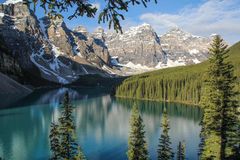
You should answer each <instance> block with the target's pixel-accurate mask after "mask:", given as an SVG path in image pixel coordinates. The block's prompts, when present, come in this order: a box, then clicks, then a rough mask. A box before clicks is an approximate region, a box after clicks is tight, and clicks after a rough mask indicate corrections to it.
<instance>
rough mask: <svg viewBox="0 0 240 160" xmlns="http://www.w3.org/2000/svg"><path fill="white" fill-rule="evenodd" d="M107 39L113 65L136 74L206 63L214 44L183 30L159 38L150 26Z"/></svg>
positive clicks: (138, 27) (172, 31)
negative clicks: (211, 44)
mask: <svg viewBox="0 0 240 160" xmlns="http://www.w3.org/2000/svg"><path fill="white" fill-rule="evenodd" d="M104 36H105V43H106V45H107V47H108V50H109V53H110V55H111V56H112V63H113V65H116V66H121V69H125V68H126V67H127V68H131V69H134V70H133V71H132V72H134V71H135V72H136V69H138V70H139V71H140V72H143V71H150V70H155V69H161V68H168V67H174V66H182V65H189V64H197V63H200V62H203V61H205V60H207V58H208V50H207V49H208V47H209V45H210V42H211V38H206V37H200V36H194V35H192V34H190V33H187V32H185V31H183V30H181V29H179V28H174V29H172V30H170V31H169V32H167V33H166V34H164V35H162V36H158V35H157V33H156V32H155V31H154V29H153V28H152V27H151V26H150V25H149V24H142V25H140V26H137V27H131V28H130V29H129V30H126V31H125V32H124V33H123V34H120V33H105V34H104ZM123 71H124V72H126V70H123ZM127 71H129V70H127ZM129 73H131V72H129ZM136 73H139V72H136Z"/></svg>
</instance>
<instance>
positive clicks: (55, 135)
mask: <svg viewBox="0 0 240 160" xmlns="http://www.w3.org/2000/svg"><path fill="white" fill-rule="evenodd" d="M59 135H60V134H59V126H58V125H57V124H55V123H52V124H51V131H50V135H49V138H50V148H51V151H52V157H51V160H58V159H59V158H60V150H61V148H60V137H59Z"/></svg>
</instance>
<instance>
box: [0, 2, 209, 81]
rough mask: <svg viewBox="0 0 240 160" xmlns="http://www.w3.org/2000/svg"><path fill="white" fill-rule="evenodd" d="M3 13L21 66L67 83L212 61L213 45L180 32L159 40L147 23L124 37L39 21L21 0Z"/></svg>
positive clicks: (0, 29) (3, 27) (3, 26)
mask: <svg viewBox="0 0 240 160" xmlns="http://www.w3.org/2000/svg"><path fill="white" fill-rule="evenodd" d="M11 2H12V3H11ZM0 14H1V16H0V35H1V36H2V37H3V38H4V40H5V41H7V47H8V48H10V49H11V50H12V54H14V55H17V56H15V57H17V61H18V62H19V64H20V66H21V67H22V68H23V69H24V70H28V71H30V73H32V74H36V73H38V72H39V74H40V76H41V77H42V78H44V79H47V80H49V81H53V82H57V83H62V84H68V83H72V82H73V81H76V80H77V79H78V78H79V77H80V76H81V75H86V74H87V75H88V74H90V75H91V74H99V75H101V76H104V77H115V76H126V75H132V74H138V73H142V72H146V71H151V70H156V69H162V68H167V67H174V66H180V65H189V64H196V63H200V62H202V61H205V60H206V59H207V58H208V54H207V53H206V52H207V51H206V49H205V48H207V46H208V45H209V43H210V41H211V39H210V38H203V37H197V36H193V35H191V34H190V33H186V32H184V31H181V30H180V29H178V30H176V29H175V33H172V34H171V31H169V32H168V33H166V34H165V35H163V36H161V37H159V36H158V35H157V33H156V32H155V31H154V29H153V28H152V26H151V25H149V24H146V23H144V24H142V25H139V26H135V27H130V29H129V30H126V31H125V32H124V33H123V34H119V33H115V32H113V33H109V32H105V31H104V30H103V29H102V28H101V27H100V28H97V29H96V30H95V31H94V32H92V33H90V32H88V31H87V29H86V28H85V27H83V26H78V27H76V28H75V29H73V30H71V29H69V28H68V27H67V25H66V24H65V23H64V21H63V19H61V18H57V19H49V18H48V17H43V18H40V19H38V18H37V17H36V15H35V14H34V12H33V11H31V10H30V9H29V8H28V6H27V5H26V4H24V3H22V2H21V0H16V1H14V0H9V1H8V2H7V3H5V4H0ZM178 32H179V33H180V34H179V35H177V34H176V33H178ZM166 35H168V36H166ZM169 35H170V36H169ZM181 36H182V37H184V36H185V37H187V38H185V39H184V38H181ZM179 37H180V38H179ZM176 41H177V42H179V43H181V45H177V44H178V43H177V42H176ZM186 42H189V44H191V45H188V44H187V43H186ZM200 42H201V43H200ZM197 44H201V46H200V47H199V46H197ZM169 46H170V47H169ZM202 48H203V49H202ZM12 56H13V55H12ZM33 72H35V73H33Z"/></svg>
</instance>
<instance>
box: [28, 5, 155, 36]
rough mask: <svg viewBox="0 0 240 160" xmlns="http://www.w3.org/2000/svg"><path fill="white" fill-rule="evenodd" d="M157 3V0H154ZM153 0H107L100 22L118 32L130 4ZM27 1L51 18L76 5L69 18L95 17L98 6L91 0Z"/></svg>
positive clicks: (99, 18)
mask: <svg viewBox="0 0 240 160" xmlns="http://www.w3.org/2000/svg"><path fill="white" fill-rule="evenodd" d="M154 1H155V3H157V0H154ZM149 2H151V0H106V1H105V3H106V4H105V7H104V8H103V10H102V11H100V14H99V16H98V23H101V22H103V23H105V22H108V25H109V28H111V27H113V28H114V29H115V30H116V31H117V32H118V31H120V32H122V27H121V24H120V20H124V15H123V14H124V13H126V12H128V10H129V7H130V6H134V5H141V4H142V5H144V6H145V7H147V3H149ZM27 3H33V4H34V10H35V9H36V5H37V3H39V4H40V6H41V7H42V8H43V9H44V11H45V13H47V14H48V16H49V17H51V18H56V17H62V15H61V12H67V11H68V9H69V8H72V7H75V8H76V9H75V11H74V13H72V14H71V15H70V16H69V17H68V18H69V19H72V18H74V17H75V18H76V17H79V16H81V17H82V16H84V15H86V16H87V17H90V18H91V17H95V15H96V13H97V10H98V9H97V8H96V7H94V6H93V4H92V3H91V1H89V0H60V1H56V0H29V1H28V2H27Z"/></svg>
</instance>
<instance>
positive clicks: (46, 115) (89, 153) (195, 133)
mask: <svg viewBox="0 0 240 160" xmlns="http://www.w3.org/2000/svg"><path fill="white" fill-rule="evenodd" d="M66 91H68V92H69V95H70V98H71V101H72V104H73V106H74V116H75V119H76V121H75V124H76V127H77V138H78V141H79V143H80V145H81V147H82V149H83V152H84V154H85V155H86V157H87V159H89V160H125V159H127V156H126V152H127V143H128V133H129V118H130V115H131V107H132V106H133V104H134V103H136V104H137V105H138V106H139V109H140V111H141V115H142V118H143V122H144V125H145V131H146V140H147V143H148V151H149V154H150V158H151V159H156V157H157V146H158V139H159V137H160V134H161V127H160V123H161V118H162V113H163V108H164V106H165V107H166V108H167V112H168V117H169V120H170V128H171V129H170V137H171V142H172V148H173V149H174V152H175V153H176V151H177V145H178V143H179V141H184V142H185V144H186V157H187V159H189V160H195V159H197V154H198V145H199V143H200V138H199V133H200V130H201V126H200V125H199V123H200V119H201V115H202V112H201V110H200V109H199V108H197V107H192V106H187V105H183V104H177V103H161V102H150V101H137V100H136V101H135V100H130V99H118V98H114V97H111V96H110V95H109V93H108V91H106V90H104V89H101V88H92V89H91V88H88V89H87V88H77V89H76V88H59V89H42V90H38V91H35V92H34V93H32V94H31V95H29V96H27V97H25V98H23V99H21V100H18V101H15V102H14V101H13V102H12V104H11V103H9V102H8V106H7V107H8V108H7V109H1V110H0V157H3V158H4V159H6V160H44V159H46V160H47V159H48V158H49V156H50V152H49V139H48V135H49V131H50V124H51V122H52V121H56V120H57V118H58V116H59V115H60V112H61V105H60V102H61V101H62V99H63V96H64V93H65V92H66ZM3 98H4V97H1V99H3ZM0 105H3V106H4V104H1V103H0Z"/></svg>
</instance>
